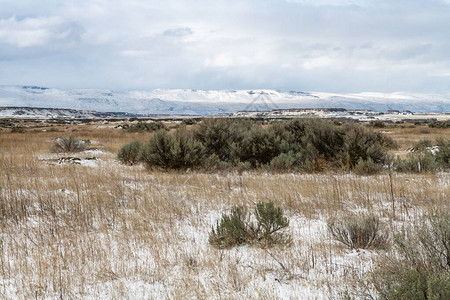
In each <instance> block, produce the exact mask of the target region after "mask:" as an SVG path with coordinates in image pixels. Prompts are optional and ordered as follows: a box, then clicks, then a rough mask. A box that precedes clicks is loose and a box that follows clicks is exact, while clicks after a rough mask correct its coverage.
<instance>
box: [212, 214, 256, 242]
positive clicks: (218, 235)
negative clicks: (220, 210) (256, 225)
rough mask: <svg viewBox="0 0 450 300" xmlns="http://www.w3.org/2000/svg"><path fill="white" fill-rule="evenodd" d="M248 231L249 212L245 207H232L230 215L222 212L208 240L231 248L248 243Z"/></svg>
mask: <svg viewBox="0 0 450 300" xmlns="http://www.w3.org/2000/svg"><path fill="white" fill-rule="evenodd" d="M248 231H249V229H248V221H247V214H246V213H245V211H244V208H243V207H242V206H235V207H233V208H232V209H231V213H230V215H227V214H222V218H221V219H220V222H217V225H216V228H214V226H213V228H212V230H211V232H210V234H209V239H208V241H209V243H210V244H211V245H214V246H216V247H217V248H221V249H223V248H230V247H233V246H238V245H242V244H245V243H247V242H248V240H249V233H248Z"/></svg>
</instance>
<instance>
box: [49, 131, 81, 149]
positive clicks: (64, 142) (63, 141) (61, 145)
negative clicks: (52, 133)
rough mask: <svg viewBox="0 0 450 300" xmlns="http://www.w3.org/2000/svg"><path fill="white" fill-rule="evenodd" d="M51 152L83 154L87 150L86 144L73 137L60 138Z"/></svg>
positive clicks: (55, 141) (54, 143) (56, 140)
mask: <svg viewBox="0 0 450 300" xmlns="http://www.w3.org/2000/svg"><path fill="white" fill-rule="evenodd" d="M51 150H52V152H56V153H61V152H81V151H84V150H86V143H85V142H84V141H82V140H78V139H76V138H74V137H73V136H72V135H71V136H69V137H59V138H57V139H55V140H54V142H53V146H52V148H51Z"/></svg>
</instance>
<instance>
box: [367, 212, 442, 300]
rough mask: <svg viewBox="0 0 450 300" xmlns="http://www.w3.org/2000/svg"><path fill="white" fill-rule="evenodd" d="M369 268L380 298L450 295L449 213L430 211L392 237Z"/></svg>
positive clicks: (435, 297)
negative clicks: (391, 245)
mask: <svg viewBox="0 0 450 300" xmlns="http://www.w3.org/2000/svg"><path fill="white" fill-rule="evenodd" d="M394 245H395V253H393V254H391V255H389V256H386V257H385V258H384V259H383V260H382V261H381V262H380V263H379V264H378V266H377V268H376V269H375V271H373V272H372V274H371V275H372V283H373V285H374V287H375V289H376V290H377V292H378V294H379V296H381V298H383V299H450V214H449V213H448V212H444V213H433V214H431V215H430V216H428V217H426V218H425V219H424V220H423V221H422V223H420V224H418V225H415V226H413V227H410V228H407V229H403V230H402V232H401V233H399V234H397V235H396V236H395V238H394Z"/></svg>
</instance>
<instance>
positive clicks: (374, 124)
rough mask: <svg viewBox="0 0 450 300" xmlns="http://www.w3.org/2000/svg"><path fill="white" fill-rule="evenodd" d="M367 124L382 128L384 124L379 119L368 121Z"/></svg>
mask: <svg viewBox="0 0 450 300" xmlns="http://www.w3.org/2000/svg"><path fill="white" fill-rule="evenodd" d="M369 125H370V126H372V127H375V128H384V127H386V125H385V124H384V122H383V121H381V120H375V121H370V122H369Z"/></svg>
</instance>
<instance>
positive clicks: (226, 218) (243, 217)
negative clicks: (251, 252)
mask: <svg viewBox="0 0 450 300" xmlns="http://www.w3.org/2000/svg"><path fill="white" fill-rule="evenodd" d="M253 216H254V219H255V220H253V221H252V220H251V218H250V216H249V215H248V214H247V213H246V212H245V210H244V208H243V207H242V206H235V207H233V208H232V209H231V213H230V214H229V215H227V214H223V215H222V218H221V220H220V222H219V221H218V222H217V224H216V226H215V227H214V226H213V228H212V229H211V232H210V233H209V243H210V244H211V245H213V246H215V247H217V248H221V249H223V248H230V247H233V246H239V245H243V244H258V245H260V246H262V247H267V246H272V245H275V244H282V245H285V244H288V243H289V241H290V237H289V235H287V234H286V233H284V232H283V229H285V228H286V227H288V226H289V220H288V219H287V218H286V217H285V216H284V215H283V210H282V209H281V208H280V207H275V205H274V204H273V202H267V203H264V202H259V203H258V204H257V205H256V208H255V211H254V213H253Z"/></svg>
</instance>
